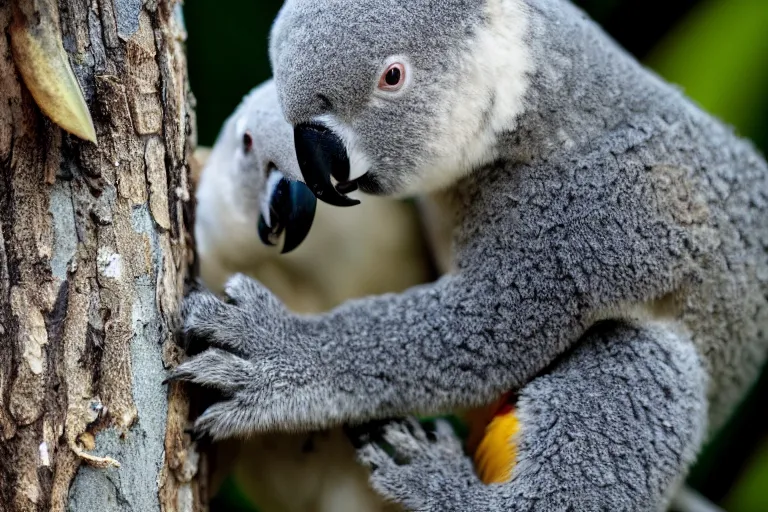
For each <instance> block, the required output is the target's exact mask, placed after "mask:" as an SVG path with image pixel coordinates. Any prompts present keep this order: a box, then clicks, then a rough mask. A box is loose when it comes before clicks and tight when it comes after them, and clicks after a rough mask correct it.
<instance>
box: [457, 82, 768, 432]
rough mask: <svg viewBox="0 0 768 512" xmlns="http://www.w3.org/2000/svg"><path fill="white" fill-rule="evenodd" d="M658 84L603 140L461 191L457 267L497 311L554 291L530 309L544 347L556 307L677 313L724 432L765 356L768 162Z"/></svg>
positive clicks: (513, 166) (520, 163) (593, 312)
mask: <svg viewBox="0 0 768 512" xmlns="http://www.w3.org/2000/svg"><path fill="white" fill-rule="evenodd" d="M657 93H658V94H659V98H658V100H657V101H651V102H649V103H648V105H651V107H650V108H648V109H646V110H644V111H642V112H640V113H637V112H634V113H631V114H629V115H628V116H627V117H626V118H625V120H624V121H621V122H618V123H617V124H616V125H615V126H613V127H612V128H611V129H610V130H608V131H606V133H605V134H603V136H601V137H600V138H598V139H597V140H592V141H589V143H588V144H585V145H583V146H581V147H576V148H568V149H563V150H561V151H559V152H554V153H549V154H545V153H543V152H541V153H536V152H533V151H529V152H528V153H527V154H526V156H525V158H524V159H518V160H516V161H515V160H513V161H511V162H507V163H501V164H498V165H496V166H491V167H489V168H488V169H484V170H482V171H479V172H478V173H476V174H475V175H474V176H472V177H471V178H469V179H467V180H466V182H465V183H463V184H462V185H461V186H460V187H457V189H456V190H457V192H454V193H455V194H457V195H458V197H453V198H452V200H453V201H454V203H453V204H455V205H457V206H455V208H456V209H458V210H460V211H462V212H464V213H465V214H463V215H462V220H461V221H460V225H459V228H458V229H457V231H456V234H455V247H456V248H457V253H456V254H457V261H456V263H457V266H458V268H459V269H460V270H462V269H464V270H467V269H471V272H472V273H473V279H475V280H481V281H482V280H486V281H488V282H489V283H490V286H491V287H493V289H494V290H495V292H494V293H495V297H494V300H495V301H498V302H500V303H502V305H501V306H499V307H504V306H505V305H506V304H504V303H505V302H506V303H507V304H509V305H515V304H522V306H523V307H522V309H519V310H520V311H526V301H531V300H536V297H537V296H538V297H541V296H546V297H548V299H547V300H546V301H544V302H540V303H539V304H538V306H537V307H536V309H535V310H534V311H532V312H531V313H530V314H534V315H538V316H541V321H540V326H541V327H540V330H539V331H538V334H537V333H536V332H534V333H530V335H531V336H537V337H541V343H545V342H553V341H546V340H545V337H542V333H545V332H547V329H548V325H549V324H548V320H547V318H551V317H553V316H554V315H564V314H565V315H569V316H572V317H573V319H574V322H576V323H578V325H583V326H586V325H589V324H590V323H592V322H595V321H599V320H601V319H606V318H616V317H626V316H634V315H635V311H637V310H639V309H642V310H644V312H645V313H648V311H649V310H652V311H650V313H651V314H652V315H654V318H656V319H658V320H662V321H673V322H674V321H677V323H678V324H679V325H682V326H684V327H685V330H686V331H687V332H688V333H690V335H691V336H692V337H693V339H694V341H695V343H696V345H697V347H698V348H699V353H700V354H701V357H702V359H703V361H704V362H705V365H706V366H707V369H708V373H709V375H710V377H711V380H710V393H709V395H710V416H711V419H712V422H711V425H712V426H713V427H714V428H716V427H717V426H719V424H720V422H721V421H722V420H723V419H725V417H726V415H727V414H728V413H729V412H730V410H731V408H732V407H733V406H734V405H735V403H736V401H737V399H738V398H739V397H740V396H741V395H742V394H743V393H744V392H745V390H746V388H747V387H748V386H749V384H750V383H751V382H753V381H754V379H755V377H756V375H757V372H758V370H759V368H760V366H761V365H762V364H763V362H764V361H765V358H766V352H767V351H768V166H766V163H765V160H764V159H763V158H762V156H761V155H760V154H759V153H758V152H757V151H756V150H755V149H754V147H753V146H752V145H751V144H749V143H748V142H746V141H744V140H741V139H739V138H738V137H736V136H735V135H734V134H733V133H732V132H731V131H730V130H729V129H728V128H727V127H724V126H723V125H722V124H721V123H719V122H718V121H716V120H714V119H713V118H711V117H710V116H708V115H706V114H704V113H702V112H701V111H700V110H698V109H697V108H696V107H694V106H693V105H692V104H690V103H689V102H688V101H687V100H685V99H684V98H683V97H682V95H680V94H679V93H678V92H677V91H674V90H673V89H672V88H666V87H663V88H662V90H661V91H659V92H657ZM524 123H525V120H523V124H522V126H525V124H524ZM510 285H513V286H510ZM574 296H576V297H577V298H576V299H575V300H570V299H569V298H568V297H574ZM521 301H522V302H521ZM512 311H514V310H512ZM525 314H529V313H527V312H526V313H525ZM574 325H576V324H574Z"/></svg>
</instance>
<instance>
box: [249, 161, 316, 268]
mask: <svg viewBox="0 0 768 512" xmlns="http://www.w3.org/2000/svg"><path fill="white" fill-rule="evenodd" d="M316 207H317V199H315V196H314V195H313V194H312V192H311V191H310V190H309V188H307V186H306V185H305V184H303V183H301V182H300V181H291V180H289V179H288V178H286V177H285V176H284V175H283V173H281V172H280V171H278V170H273V171H272V174H270V176H269V180H268V181H267V194H266V195H265V200H264V203H263V204H262V206H261V214H260V215H259V226H258V231H259V238H260V239H261V241H262V242H263V243H264V245H270V246H275V245H277V244H278V242H279V239H280V235H282V234H283V232H285V241H284V243H283V249H282V251H281V252H282V254H286V253H288V252H291V251H292V250H294V249H295V248H296V247H298V246H299V245H300V244H301V242H303V241H304V239H305V238H306V237H307V235H308V234H309V230H310V228H311V227H312V221H313V220H314V218H315V208H316Z"/></svg>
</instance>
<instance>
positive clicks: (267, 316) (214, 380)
mask: <svg viewBox="0 0 768 512" xmlns="http://www.w3.org/2000/svg"><path fill="white" fill-rule="evenodd" d="M225 291H226V298H225V299H224V300H221V299H219V298H218V297H217V296H216V295H214V294H213V293H211V292H209V291H206V290H200V289H198V290H195V291H192V292H191V293H190V294H189V295H188V296H187V297H186V299H185V300H184V303H183V306H182V317H183V329H184V340H185V342H186V344H187V348H188V352H189V353H190V354H194V355H193V357H191V358H190V359H189V360H187V361H186V362H184V363H182V364H181V365H179V366H178V367H177V368H175V369H174V370H172V371H171V374H170V376H169V379H168V380H178V381H188V382H192V383H194V384H197V385H200V386H204V387H206V388H210V389H212V390H214V391H216V392H218V395H219V396H221V400H219V401H218V402H216V403H214V404H213V405H211V406H210V407H209V408H208V409H206V410H205V412H203V414H202V415H201V416H200V417H199V418H198V419H197V420H196V421H195V425H194V429H193V434H194V435H196V436H199V437H210V438H211V439H213V440H220V439H225V438H228V437H233V436H245V435H248V434H252V433H256V432H262V431H265V430H273V429H278V430H279V429H291V428H294V427H296V426H299V425H301V424H302V423H305V422H306V421H307V418H306V415H308V414H311V413H312V411H313V407H314V406H313V404H316V403H317V400H316V397H315V396H314V394H313V390H314V389H316V388H317V386H318V385H319V384H318V382H317V381H318V380H319V377H318V375H317V364H316V360H315V359H316V358H313V356H312V354H313V350H312V348H311V347H310V342H309V340H305V339H302V338H301V337H300V336H299V334H298V332H297V330H296V329H295V325H294V324H293V322H295V320H294V318H293V317H292V316H291V315H290V314H289V313H288V312H287V311H286V310H285V309H284V308H283V306H282V304H281V303H280V302H279V301H278V300H277V299H276V298H275V297H274V296H273V295H272V294H271V293H270V292H269V291H268V290H267V289H266V288H264V287H263V286H262V285H261V284H259V283H258V282H256V281H254V280H252V279H249V278H247V277H245V276H236V277H234V278H233V279H232V280H230V281H229V283H228V284H227V286H226V290H225Z"/></svg>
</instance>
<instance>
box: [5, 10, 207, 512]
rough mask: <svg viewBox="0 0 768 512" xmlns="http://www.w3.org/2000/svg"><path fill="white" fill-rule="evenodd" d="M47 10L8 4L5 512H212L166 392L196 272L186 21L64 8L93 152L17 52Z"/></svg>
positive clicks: (175, 401) (166, 13) (179, 403)
mask: <svg viewBox="0 0 768 512" xmlns="http://www.w3.org/2000/svg"><path fill="white" fill-rule="evenodd" d="M49 1H52V0H0V28H1V29H2V37H0V169H2V176H1V177H0V222H1V223H2V230H1V231H0V294H2V296H1V298H0V511H3V512H5V511H14V512H16V511H48V510H52V511H64V510H67V511H71V512H80V511H84V512H110V511H117V510H133V511H136V512H151V511H156V510H158V511H159V510H163V511H176V510H179V511H182V510H183V511H197V510H202V501H203V498H202V496H203V493H202V490H201V487H200V486H199V485H198V484H197V475H198V473H199V471H198V466H199V457H198V456H197V454H196V453H195V452H194V451H192V450H191V449H190V448H189V446H188V445H189V441H188V438H186V436H184V433H183V429H184V427H185V425H186V421H187V415H188V414H187V413H188V407H187V401H186V398H185V397H184V395H183V394H182V392H181V390H180V389H178V388H176V387H175V386H172V387H171V388H170V389H169V388H168V387H167V386H164V385H163V384H162V381H163V379H164V377H165V369H166V368H167V367H168V366H169V365H170V364H173V363H175V362H176V359H177V358H178V357H179V351H178V349H177V348H176V345H175V343H174V339H173V338H174V333H175V330H176V327H177V325H178V304H179V300H180V298H181V295H182V292H183V283H184V279H185V277H186V271H187V268H188V266H189V261H190V256H189V253H190V250H189V249H190V238H189V236H188V233H187V228H188V225H189V216H188V215H187V212H188V210H189V204H188V203H189V187H188V168H187V164H186V156H187V155H188V154H189V153H190V151H191V149H192V147H193V145H194V141H193V140H192V139H193V130H192V127H193V126H194V120H193V118H192V115H193V113H192V110H191V102H192V99H191V95H190V94H189V91H188V84H187V74H186V61H185V57H184V53H183V43H184V39H185V34H184V28H183V24H182V21H181V12H180V5H179V4H177V3H176V2H175V1H174V0H143V1H142V0H57V1H58V3H57V4H56V3H51V4H50V6H49V7H51V8H52V10H53V12H54V13H55V8H56V7H57V6H58V17H59V19H60V24H59V26H60V30H59V31H58V36H59V37H60V38H61V40H62V41H63V44H64V48H65V49H66V53H67V54H68V56H69V61H70V63H71V65H72V68H73V70H74V74H75V75H76V76H77V79H78V81H79V83H80V85H81V87H82V90H83V93H84V97H85V100H86V103H87V105H88V109H89V110H90V113H91V116H92V118H93V125H94V126H95V129H96V135H97V139H98V142H97V144H93V143H91V142H86V141H83V140H81V139H79V138H77V137H75V136H73V135H69V134H68V133H66V132H64V131H62V130H61V129H60V128H59V127H58V126H57V125H56V124H53V123H52V122H51V121H50V120H49V119H48V117H46V116H45V115H43V114H42V113H41V111H40V108H38V103H39V106H40V107H41V108H43V110H45V108H44V105H43V104H42V102H40V101H39V99H38V103H36V102H35V99H33V97H32V95H30V92H29V90H30V89H33V87H31V86H30V85H29V81H27V85H25V83H24V82H23V81H22V79H21V78H20V76H21V75H20V74H19V70H20V69H22V67H21V66H22V64H21V63H19V62H18V60H19V59H18V56H17V55H16V54H15V53H14V52H12V51H11V45H12V42H13V43H15V39H14V40H13V41H12V38H11V35H10V34H11V31H10V28H9V27H10V26H11V23H12V21H14V15H16V16H17V20H16V21H18V12H19V9H27V10H28V11H29V9H32V11H29V12H34V13H35V15H34V16H32V17H31V18H30V19H28V20H27V22H28V23H40V19H41V18H43V17H45V16H48V15H49V14H50V13H46V9H47V7H46V2H49ZM54 1H56V0H54ZM14 2H16V3H15V4H14ZM14 8H16V9H14ZM38 35H39V34H38ZM14 50H15V47H14ZM15 60H16V62H15ZM24 76H25V78H26V75H24ZM35 98H37V96H35ZM46 112H47V111H46ZM51 117H52V118H55V116H51ZM60 124H61V123H60ZM118 463H119V467H118V466H117V464H118Z"/></svg>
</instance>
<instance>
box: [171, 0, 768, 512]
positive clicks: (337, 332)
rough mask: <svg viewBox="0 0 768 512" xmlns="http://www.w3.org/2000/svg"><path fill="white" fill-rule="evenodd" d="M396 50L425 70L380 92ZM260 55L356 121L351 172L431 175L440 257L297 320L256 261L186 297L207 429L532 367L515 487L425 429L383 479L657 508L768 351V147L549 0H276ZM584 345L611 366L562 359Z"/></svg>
mask: <svg viewBox="0 0 768 512" xmlns="http://www.w3.org/2000/svg"><path fill="white" fill-rule="evenodd" d="M493 14H499V16H493ZM500 20H502V21H503V22H505V23H508V24H509V26H510V27H511V28H510V30H509V31H508V33H504V31H503V30H502V28H503V26H502V27H500V25H499V23H500ZM510 34H511V37H512V39H513V40H515V41H517V44H514V45H511V46H504V45H502V44H501V42H502V41H505V39H503V38H506V37H510ZM515 34H517V35H515ZM489 41H490V42H494V41H496V42H498V43H500V44H498V45H497V47H496V48H494V46H493V45H492V44H489ZM504 48H513V49H514V51H504V50H503V49H504ZM518 50H519V51H518ZM399 54H407V55H408V58H409V62H410V64H411V65H412V66H413V67H412V68H411V72H413V73H414V75H413V77H412V80H411V82H410V84H409V86H408V89H407V90H406V91H404V92H403V93H402V94H401V95H399V96H398V97H397V98H394V97H393V98H388V99H382V98H380V97H378V96H376V95H374V93H373V90H374V89H375V87H376V83H377V77H378V75H379V73H380V72H381V69H380V67H381V63H382V62H385V61H386V60H387V59H388V58H390V57H391V56H392V55H399ZM271 56H272V60H273V64H274V66H275V74H276V83H277V86H278V90H279V92H280V98H281V103H282V108H283V110H284V112H285V114H286V117H287V119H288V120H289V121H290V122H292V123H294V124H295V123H301V122H310V121H314V120H316V119H319V118H323V117H324V116H325V117H327V116H329V115H333V116H336V117H337V118H340V119H341V120H342V121H343V122H344V123H345V129H347V130H351V131H352V132H354V133H355V151H356V152H358V153H360V154H363V155H364V156H365V158H361V161H362V160H365V161H366V162H367V165H370V169H369V170H368V172H367V174H366V175H365V176H364V178H363V180H362V181H361V188H362V189H363V190H368V191H377V192H380V193H385V194H401V193H412V192H422V193H427V192H434V197H433V199H434V200H435V204H437V205H438V206H437V208H438V211H439V212H440V214H441V217H442V218H443V219H444V220H447V221H448V222H450V223H451V225H452V226H453V230H452V244H453V255H454V257H453V264H454V272H453V273H452V274H451V275H447V276H444V277H443V278H441V279H440V280H438V281H437V282H435V283H433V284H431V285H426V286H420V287H416V288H412V289H410V290H408V291H406V292H404V293H402V294H390V295H383V296H374V297H368V298H365V299H361V300H355V301H349V302H347V303H345V304H343V305H341V306H340V307H338V308H336V309H335V310H333V311H331V312H329V313H326V314H321V315H312V316H297V315H294V314H292V313H290V312H288V311H286V310H285V309H284V308H283V307H282V306H281V305H280V304H279V303H278V302H277V301H276V300H274V298H273V297H271V295H270V294H269V293H267V292H266V291H265V290H264V289H263V288H262V287H261V286H260V285H259V284H257V283H255V282H252V281H249V280H247V279H245V278H236V279H235V280H233V281H231V282H230V283H229V285H228V288H227V294H228V295H229V296H230V297H231V298H232V301H231V302H228V303H224V302H220V301H218V300H217V299H214V298H213V297H211V296H209V295H207V294H206V293H205V292H198V293H194V294H192V295H191V296H189V297H188V298H187V301H186V305H185V331H186V333H187V335H188V336H191V337H205V338H206V340H207V341H208V342H209V343H210V344H211V345H212V346H213V347H215V348H214V349H212V350H210V351H209V352H206V353H203V354H201V355H200V356H198V358H197V359H193V360H192V361H190V362H189V363H186V364H185V365H184V366H183V367H181V368H180V369H179V370H178V373H177V376H180V377H182V378H185V379H190V380H196V381H198V382H205V383H208V384H211V385H215V386H221V387H224V388H225V389H226V390H227V391H228V398H227V399H225V400H223V401H221V402H219V403H217V404H215V405H214V406H212V407H211V408H210V409H209V410H208V411H206V412H205V413H204V414H203V416H202V417H201V418H200V419H199V420H198V423H197V428H198V429H200V430H201V431H203V432H206V433H208V434H211V435H213V436H214V437H227V436H232V435H238V434H247V433H251V432H259V431H265V430H270V429H280V430H289V431H290V430H296V429H307V428H320V427H326V426H331V425H338V424H341V423H343V422H363V421H366V420H370V419H375V418H382V417H391V416H400V415H405V414H409V413H413V412H440V411H447V410H455V409H457V408H461V407H470V406H474V405H478V404H482V403H485V402H489V401H491V400H493V399H494V398H495V397H497V396H499V395H501V394H502V393H504V392H506V391H508V390H517V389H520V388H521V387H524V386H526V384H528V386H527V387H524V389H523V397H524V398H525V396H526V395H527V396H538V397H539V400H526V399H524V400H523V402H522V405H521V408H520V411H521V417H522V425H523V426H522V437H521V447H520V452H519V453H520V459H521V461H520V466H519V468H517V473H516V476H515V478H514V479H513V480H512V481H511V482H509V483H507V484H502V485H499V486H493V487H490V488H489V487H485V486H482V485H481V484H480V483H479V481H478V480H477V478H476V477H474V476H472V475H470V474H469V473H468V469H467V468H468V467H469V466H468V464H469V463H468V461H467V460H466V459H464V458H461V457H448V458H446V456H445V452H446V450H444V449H442V448H440V449H439V450H438V452H439V457H437V459H438V460H439V463H432V462H423V461H424V460H426V461H431V460H434V459H435V456H433V454H431V452H430V451H429V450H427V451H426V453H427V454H428V455H425V456H424V457H417V458H416V459H415V462H414V463H413V464H412V465H411V466H398V468H397V470H394V469H392V468H391V467H388V468H389V469H388V470H386V471H377V472H376V473H378V475H379V476H378V477H375V476H374V477H373V480H372V481H373V483H374V485H376V487H377V488H378V489H380V490H381V491H382V492H383V493H384V494H385V495H386V496H389V497H391V498H393V499H396V500H398V501H400V502H403V503H405V504H407V505H408V506H410V507H412V508H414V509H416V510H441V511H442V510H566V509H577V510H598V509H604V508H608V509H611V510H654V509H660V508H663V507H664V506H665V505H666V504H667V502H668V500H669V497H670V495H671V493H672V492H673V491H674V489H675V487H676V486H677V485H678V483H679V481H680V480H681V478H682V477H683V475H684V474H685V473H686V471H687V469H688V467H689V465H690V463H691V461H692V460H693V457H694V454H695V453H696V451H697V450H698V448H699V446H700V443H701V442H702V439H703V438H704V436H705V433H707V432H711V431H712V430H713V429H715V428H717V427H718V426H719V425H720V424H721V422H722V421H723V420H724V418H725V417H726V416H727V414H728V413H729V412H730V410H731V409H732V407H733V406H734V404H735V403H736V401H737V400H738V398H739V397H740V396H741V394H742V393H743V392H744V391H745V389H746V387H747V386H748V385H749V383H750V382H751V381H752V380H753V379H754V377H755V376H756V372H757V369H758V368H759V366H760V365H761V363H762V362H763V361H764V360H765V356H766V349H767V347H768V166H766V163H765V161H764V159H763V158H762V157H761V156H760V155H758V154H757V152H756V151H755V149H754V148H753V147H752V146H751V145H750V144H749V143H747V142H745V141H743V140H741V139H739V138H738V137H736V136H735V135H734V134H733V133H732V131H731V130H730V129H728V128H727V127H725V126H723V125H722V124H721V123H720V122H718V121H717V120H715V119H713V118H712V117H710V116H708V115H706V114H705V113H703V112H701V111H700V110H699V109H698V108H697V107H696V106H695V105H693V104H692V103H691V102H690V101H688V100H687V99H686V98H685V97H684V96H683V95H682V94H681V93H680V92H679V91H678V90H676V89H675V88H673V87H671V86H669V85H668V84H666V83H664V82H663V81H661V80H660V79H659V78H657V77H656V76H654V75H653V74H651V73H650V72H648V71H647V70H645V69H644V68H642V67H641V66H640V65H639V64H638V63H637V62H636V61H634V60H633V59H632V58H631V57H630V56H628V55H627V54H626V53H625V52H624V51H623V50H622V49H620V48H619V47H617V46H616V45H615V44H614V43H613V41H611V40H610V39H609V38H608V37H607V36H605V34H604V33H603V32H602V31H601V30H600V29H599V28H598V27H597V26H596V25H595V24H594V23H593V22H592V21H590V20H589V19H587V18H586V16H584V14H583V13H582V12H581V11H579V10H577V9H576V8H574V7H573V6H572V5H570V4H569V3H567V2H565V1H563V0H446V1H445V2H434V1H431V0H411V1H408V2H402V1H398V0H391V1H387V2H382V1H381V0H354V1H350V0H288V1H287V2H286V4H285V6H284V8H283V11H282V13H281V15H280V17H279V19H278V21H277V23H276V25H275V29H274V32H273V44H272V49H271ZM494 59H496V60H494ZM510 70H512V71H514V70H517V73H518V74H517V75H515V74H514V73H512V75H511V76H510V74H509V72H510ZM457 71H458V73H457ZM467 73H469V75H467ZM472 73H476V74H472ZM457 76H458V77H459V78H461V77H468V78H467V80H466V83H464V82H463V81H461V80H460V81H459V83H458V84H457V83H456V77H457ZM504 78H507V79H509V80H510V81H509V82H503V81H502V82H500V81H499V80H500V79H504ZM454 85H455V87H454ZM521 88H522V89H521ZM521 90H522V94H520V92H521ZM317 98H324V101H317ZM500 105H501V106H503V109H502V107H500ZM457 109H458V110H457ZM500 111H501V113H500ZM457 116H458V117H457ZM457 121H458V122H457ZM446 156H450V157H451V158H454V159H455V165H454V166H453V167H446V168H445V169H444V173H445V174H443V175H440V176H437V177H436V175H435V173H436V172H438V171H439V165H442V163H444V162H445V157H446ZM438 189H439V190H438ZM350 214H351V215H352V214H353V213H350ZM603 322H605V323H603ZM598 324H599V325H600V327H599V328H598V327H597V326H598ZM596 333H597V334H596ZM595 338H597V341H595ZM599 340H603V341H602V342H599ZM595 343H597V345H598V346H599V345H600V343H603V344H604V345H605V347H604V350H607V351H608V353H609V354H611V353H613V352H612V351H614V350H617V351H619V352H618V353H616V356H617V359H616V360H614V361H613V362H612V363H611V365H613V366H612V367H615V368H616V371H615V375H614V374H609V375H604V374H603V373H602V372H601V371H597V369H595V368H594V366H592V365H591V364H590V362H589V358H586V357H585V358H580V357H577V355H578V354H587V353H589V350H590V348H589V347H590V346H592V345H593V344H595ZM623 350H629V352H627V354H626V357H625V356H624V355H622V351H623ZM565 354H571V355H570V356H569V357H568V358H566V359H565V360H563V359H561V358H562V357H563V356H564V355H565ZM593 357H595V358H596V359H597V360H600V358H599V357H598V356H597V355H595V356H593ZM572 358H573V361H579V364H575V363H569V362H568V361H569V360H571V359H572ZM557 361H565V362H562V363H557ZM553 365H554V366H553ZM550 368H554V369H553V370H552V373H545V374H543V375H542V372H545V371H546V370H547V369H550ZM590 368H592V370H590ZM559 376H562V377H559ZM529 383H530V384H529ZM538 389H541V390H546V393H543V392H542V394H540V395H537V394H536V390H538ZM569 389H578V390H581V392H580V393H578V394H576V395H573V394H571V393H570V391H568V390H569ZM558 394H560V395H561V396H563V397H565V399H563V400H558ZM598 406H599V407H598ZM575 417H577V418H579V419H580V420H581V421H574V420H573V418H575ZM401 437H402V436H401ZM414 439H416V441H414V442H418V441H419V440H418V438H417V437H414ZM408 442H411V441H408ZM364 450H367V449H364ZM368 451H369V450H368ZM449 452H450V450H449ZM364 453H367V451H365V452H364ZM451 453H453V452H451ZM384 465H385V462H384V461H383V460H382V459H377V461H376V466H377V467H379V468H381V467H384ZM416 475H418V478H417V477H416ZM545 504H546V505H548V506H544V505H545Z"/></svg>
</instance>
